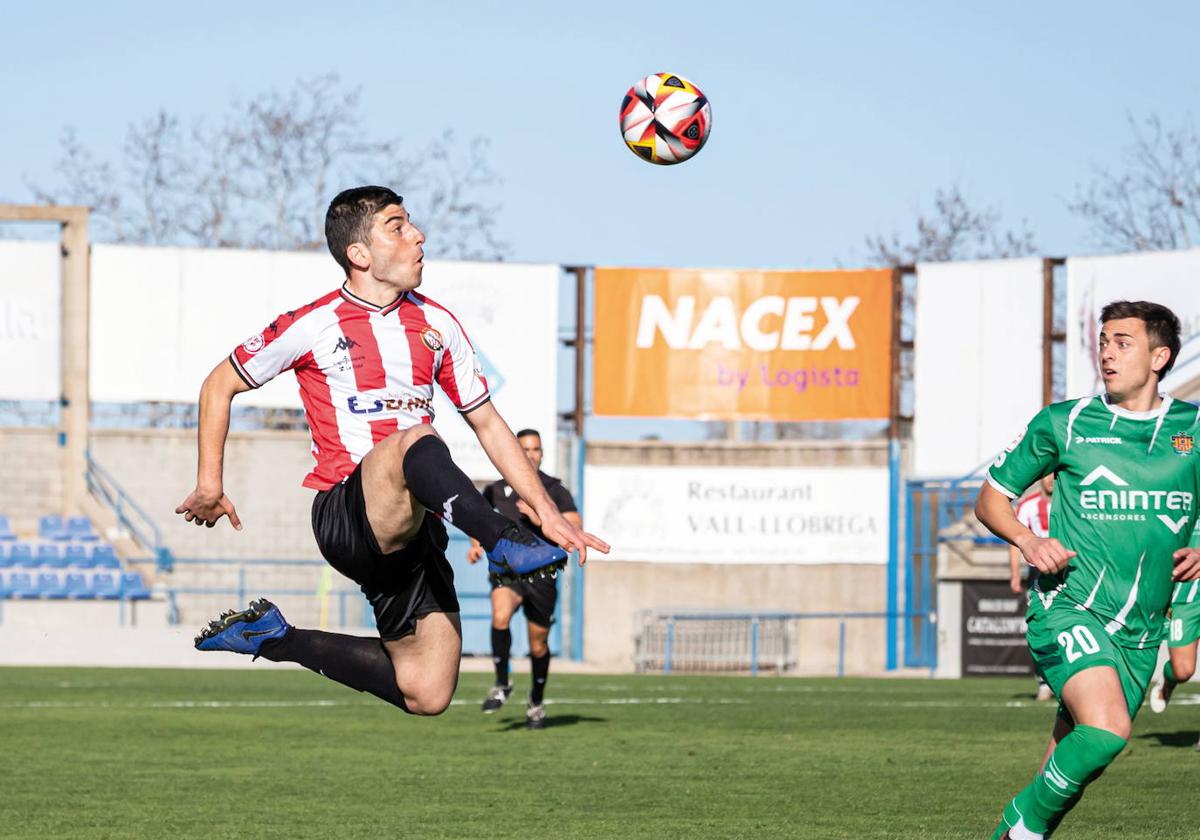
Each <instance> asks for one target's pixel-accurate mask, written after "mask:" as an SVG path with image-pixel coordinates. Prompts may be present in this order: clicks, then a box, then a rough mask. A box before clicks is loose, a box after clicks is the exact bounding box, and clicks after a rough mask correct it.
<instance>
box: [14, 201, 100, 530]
mask: <svg viewBox="0 0 1200 840" xmlns="http://www.w3.org/2000/svg"><path fill="white" fill-rule="evenodd" d="M88 212H89V211H88V208H87V207H78V206H53V205H52V206H36V205H25V204H0V221H5V222H57V223H58V224H59V225H61V233H60V242H61V246H62V361H61V364H62V374H61V383H60V386H61V389H62V390H61V392H60V395H59V421H58V445H59V449H60V451H61V454H62V462H61V466H62V475H63V495H62V513H63V515H64V516H68V515H72V514H77V513H79V512H80V511H81V510H82V508H83V503H84V499H85V497H86V496H87V479H86V474H87V446H88V414H89V399H90V395H89V393H88V353H89V340H90V339H89V334H88V312H89V310H90V296H91V282H90V262H91V260H90V255H89V253H88Z"/></svg>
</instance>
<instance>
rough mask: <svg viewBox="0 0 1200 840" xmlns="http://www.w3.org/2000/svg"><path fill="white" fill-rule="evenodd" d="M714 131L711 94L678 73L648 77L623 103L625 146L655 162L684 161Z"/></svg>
mask: <svg viewBox="0 0 1200 840" xmlns="http://www.w3.org/2000/svg"><path fill="white" fill-rule="evenodd" d="M711 130H712V108H711V107H709V104H708V97H706V96H705V95H704V93H703V91H701V90H700V88H698V87H696V86H695V85H694V84H692V83H691V82H689V81H688V80H687V79H685V78H683V76H680V75H677V74H675V73H654V74H652V75H650V76H647V77H646V78H644V79H642V80H641V81H639V82H638V83H637V84H635V85H634V86H633V87H631V88H630V89H629V92H628V93H626V94H625V99H624V100H623V101H622V102H621V135H622V136H623V137H624V138H625V145H626V146H628V147H629V150H630V151H631V152H633V153H634V154H635V155H637V156H638V157H640V158H642V159H643V160H648V161H650V162H651V163H659V164H664V165H667V164H672V163H683V162H684V161H685V160H687V159H688V158H690V157H692V156H693V155H695V154H696V152H698V151H700V149H702V148H703V147H704V143H705V141H706V140H708V134H709V132H710V131H711Z"/></svg>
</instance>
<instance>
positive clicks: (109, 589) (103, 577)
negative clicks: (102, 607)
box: [92, 572, 121, 599]
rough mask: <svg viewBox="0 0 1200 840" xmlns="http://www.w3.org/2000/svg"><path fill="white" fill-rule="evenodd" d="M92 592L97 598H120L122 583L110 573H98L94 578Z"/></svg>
mask: <svg viewBox="0 0 1200 840" xmlns="http://www.w3.org/2000/svg"><path fill="white" fill-rule="evenodd" d="M92 592H93V593H94V594H95V596H96V597H97V598H108V599H113V598H120V597H121V582H120V581H119V580H116V579H114V578H113V576H112V575H111V574H109V573H108V572H97V573H96V576H95V577H93V578H92Z"/></svg>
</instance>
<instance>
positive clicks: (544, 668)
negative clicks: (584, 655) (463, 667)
mask: <svg viewBox="0 0 1200 840" xmlns="http://www.w3.org/2000/svg"><path fill="white" fill-rule="evenodd" d="M517 441H518V442H519V443H520V444H521V448H522V449H524V450H525V457H526V458H528V459H529V463H531V464H532V465H533V468H534V469H535V470H537V474H538V478H540V479H541V480H542V485H543V486H545V488H546V492H547V493H548V494H549V496H550V499H551V500H552V501H553V502H554V504H556V505H558V509H559V511H560V512H561V513H562V515H563V517H564V518H565V519H566V520H567V521H568V522H570V523H572V524H574V525H575V527H579V526H580V523H581V522H582V521H583V520H582V519H581V518H580V516H579V511H578V509H577V508H576V507H575V500H574V499H573V498H571V494H570V492H569V491H568V490H567V488H566V487H563V483H562V481H560V480H559V479H557V478H555V477H554V476H551V475H546V474H545V473H544V472H542V470H541V466H542V436H541V435H540V434H538V432H537V430H536V429H522V430H521V431H519V432H517ZM483 497H484V498H485V499H487V500H488V502H489V503H490V504H491V506H492V507H493V508H494V509H495V510H496V511H497V512H498V513H500V514H502V515H503V516H506V517H508V518H509V519H511V520H512V521H513V522H518V523H520V524H522V525H524V526H525V527H526V528H528V529H530V530H531V531H533V532H534V533H536V534H537V535H538V536H542V531H541V527H540V526H541V524H542V523H541V521H540V520H539V519H538V517H537V514H536V513H534V511H533V508H531V507H530V506H529V505H527V504H526V503H525V502H524V501H523V500H522V499H521V498H520V497H519V496H518V495H517V494H516V493H515V492H513V489H512V487H510V486H509V484H508V482H507V481H505V480H504V479H500V480H499V481H495V482H493V483H491V484H489V485H488V486H487V487H485V488H484V489H483ZM542 538H543V539H545V537H542ZM483 556H484V553H483V548H482V547H481V546H480V545H479V543H478V542H476V541H475V540H471V547H470V549H468V550H467V561H468V562H471V563H477V562H478V561H479V560H481V559H482V558H483ZM491 580H492V662H493V663H494V664H495V666H496V684H495V685H493V686H492V687H491V688H490V689H489V690H488V694H487V697H486V698H485V699H484V701H483V711H484V713H485V714H491V713H493V712H495V711H496V710H497V709H499V708H500V707H501V706H503V705H504V701H505V700H507V699H508V696H509V695H510V694H512V690H513V687H512V683H511V682H510V681H509V672H508V656H509V652H510V650H511V649H512V632H511V631H510V630H509V629H508V625H509V622H510V621H511V620H512V616H513V613H514V612H516V610H517V608H518V607H520V608H522V609H524V610H525V623H526V624H527V625H528V627H529V661H530V671H531V673H532V674H533V685H532V686H531V687H530V689H529V704H528V706H527V707H526V709H525V725H526V726H527V727H528V728H530V729H541V728H542V727H543V725H544V721H545V717H546V710H545V707H544V706H543V705H542V697H543V693H544V692H545V690H546V676H547V675H548V674H549V673H550V646H549V643H548V640H549V637H550V625H551V624H552V623H553V622H554V606H555V604H556V603H558V581H557V580H555V579H554V578H552V577H549V576H547V577H544V578H539V579H538V580H536V581H535V582H533V583H522V582H518V583H512V584H501V583H500V582H499V581H498V580H497V579H496V578H495V576H492V579H491Z"/></svg>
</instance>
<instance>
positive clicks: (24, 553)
mask: <svg viewBox="0 0 1200 840" xmlns="http://www.w3.org/2000/svg"><path fill="white" fill-rule="evenodd" d="M8 556H9V558H10V559H11V560H12V563H10V564H9V565H12V566H18V567H20V568H23V569H32V568H33V567H34V566H37V565H38V563H39V561H37V560H35V559H34V557H33V546H31V545H30V544H29V543H16V544H14V545H13V546H11V547H10V548H9V549H8Z"/></svg>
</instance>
